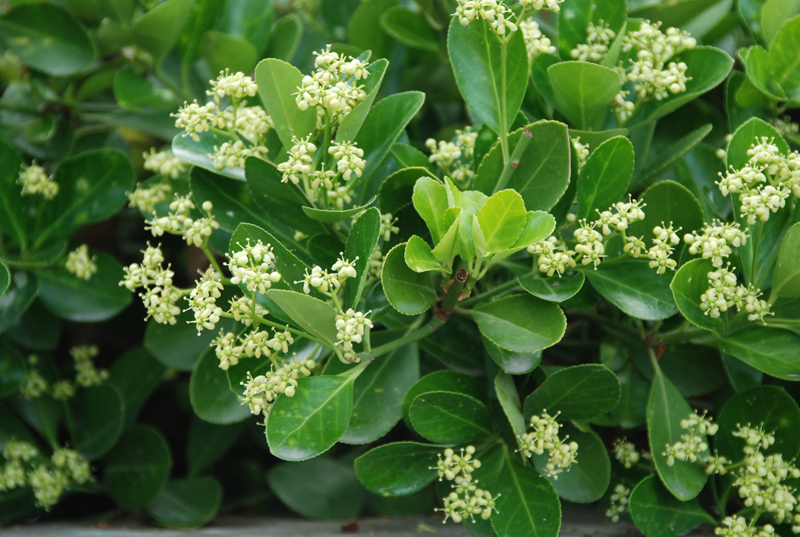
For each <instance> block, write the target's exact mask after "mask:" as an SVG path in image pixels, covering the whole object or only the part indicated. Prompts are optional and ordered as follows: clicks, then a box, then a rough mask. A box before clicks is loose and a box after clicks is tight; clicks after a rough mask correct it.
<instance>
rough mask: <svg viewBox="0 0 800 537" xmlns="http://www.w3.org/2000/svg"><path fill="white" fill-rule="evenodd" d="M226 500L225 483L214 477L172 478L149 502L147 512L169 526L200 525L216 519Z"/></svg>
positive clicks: (193, 526) (186, 527) (180, 527)
mask: <svg viewBox="0 0 800 537" xmlns="http://www.w3.org/2000/svg"><path fill="white" fill-rule="evenodd" d="M221 503H222V486H221V485H220V484H219V481H217V480H216V479H214V478H213V477H187V478H184V479H172V480H170V481H169V482H168V483H167V484H166V485H165V486H164V487H163V488H162V489H161V490H160V491H159V493H158V495H156V497H155V498H154V499H153V501H152V502H150V503H149V504H148V505H147V509H146V511H147V514H148V515H150V516H151V517H152V518H153V520H155V521H156V522H157V523H158V524H159V525H161V526H164V527H166V528H174V529H181V530H188V529H193V528H199V527H200V526H203V525H205V524H206V523H208V522H210V521H211V519H213V518H214V517H215V516H216V514H217V511H219V506H220V504H221Z"/></svg>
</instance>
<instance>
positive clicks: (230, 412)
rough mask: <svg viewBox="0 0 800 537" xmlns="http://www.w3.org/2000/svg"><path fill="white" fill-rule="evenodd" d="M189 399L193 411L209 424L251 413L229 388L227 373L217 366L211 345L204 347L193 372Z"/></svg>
mask: <svg viewBox="0 0 800 537" xmlns="http://www.w3.org/2000/svg"><path fill="white" fill-rule="evenodd" d="M189 401H190V402H191V404H192V409H194V412H195V414H197V416H198V417H200V419H203V420H205V421H207V422H209V423H216V424H218V425H226V424H229V423H236V422H239V421H242V420H243V419H245V418H247V417H248V416H249V415H250V411H249V409H248V408H247V406H246V405H242V402H241V401H240V399H239V397H238V396H237V395H236V394H234V393H233V392H231V390H230V388H229V387H228V376H227V375H226V374H225V371H223V370H221V369H220V368H219V360H218V359H217V355H216V354H215V352H214V349H213V348H208V349H206V351H205V352H204V353H203V354H202V355H201V356H200V359H199V360H198V361H197V364H196V365H195V367H194V370H193V371H192V376H191V377H190V379H189Z"/></svg>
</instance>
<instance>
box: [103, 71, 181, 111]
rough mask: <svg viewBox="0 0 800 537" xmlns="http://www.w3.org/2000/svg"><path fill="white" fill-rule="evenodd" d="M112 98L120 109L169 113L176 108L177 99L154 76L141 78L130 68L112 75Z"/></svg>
mask: <svg viewBox="0 0 800 537" xmlns="http://www.w3.org/2000/svg"><path fill="white" fill-rule="evenodd" d="M114 96H115V97H116V98H117V102H118V103H119V105H120V106H121V107H123V108H126V109H128V110H133V111H135V112H166V111H168V110H169V111H171V110H173V109H175V108H177V104H178V98H179V97H178V96H177V95H175V92H174V91H172V90H171V89H169V88H168V87H167V86H165V85H164V84H163V83H162V82H161V81H159V80H158V79H157V78H156V77H155V76H153V75H144V76H143V74H140V73H138V72H137V71H136V70H135V69H133V68H132V67H126V68H123V69H120V70H119V71H117V73H116V74H115V75H114Z"/></svg>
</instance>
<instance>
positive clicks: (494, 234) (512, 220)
mask: <svg viewBox="0 0 800 537" xmlns="http://www.w3.org/2000/svg"><path fill="white" fill-rule="evenodd" d="M526 222H527V214H526V212H525V202H524V201H523V200H522V196H520V195H519V194H518V193H517V192H516V191H515V190H510V189H509V190H502V191H500V192H498V193H496V194H494V195H492V196H491V197H490V198H489V199H488V200H486V203H484V204H483V207H481V209H480V211H478V223H479V224H480V229H481V231H482V232H483V237H484V239H485V246H486V251H487V252H489V253H494V252H501V251H503V250H507V249H509V248H511V247H512V246H514V244H515V243H516V242H517V239H519V237H520V235H522V231H523V230H524V228H525V224H526Z"/></svg>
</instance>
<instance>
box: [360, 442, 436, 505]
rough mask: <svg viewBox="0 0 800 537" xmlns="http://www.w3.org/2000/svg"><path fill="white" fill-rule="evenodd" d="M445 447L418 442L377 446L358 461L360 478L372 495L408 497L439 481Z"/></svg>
mask: <svg viewBox="0 0 800 537" xmlns="http://www.w3.org/2000/svg"><path fill="white" fill-rule="evenodd" d="M441 451H442V447H440V446H436V445H431V444H420V443H417V442H395V443H392V444H385V445H383V446H379V447H376V448H374V449H372V450H370V451H368V452H366V453H365V454H363V455H361V456H360V457H359V458H357V459H356V462H355V469H356V476H358V479H359V480H360V481H361V483H362V484H363V485H364V486H365V487H367V489H369V490H370V491H371V492H374V493H375V494H380V495H381V496H407V495H409V494H413V493H415V492H418V491H420V490H422V489H424V488H425V487H427V486H428V485H430V484H431V483H433V481H434V480H435V479H436V472H432V471H431V469H430V468H431V466H435V465H436V459H437V454H438V453H441Z"/></svg>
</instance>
